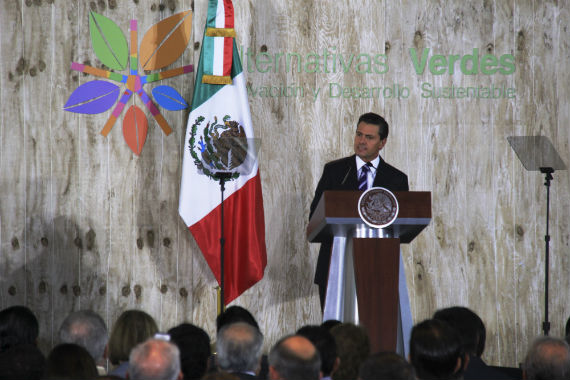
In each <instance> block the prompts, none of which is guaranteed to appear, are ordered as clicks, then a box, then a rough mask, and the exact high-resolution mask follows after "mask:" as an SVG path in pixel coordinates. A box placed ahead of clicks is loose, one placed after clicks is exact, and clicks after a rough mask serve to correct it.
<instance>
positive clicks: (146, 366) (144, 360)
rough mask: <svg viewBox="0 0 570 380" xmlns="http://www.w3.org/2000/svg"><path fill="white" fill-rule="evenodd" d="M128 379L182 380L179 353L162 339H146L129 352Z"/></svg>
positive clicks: (173, 345) (173, 346) (171, 344)
mask: <svg viewBox="0 0 570 380" xmlns="http://www.w3.org/2000/svg"><path fill="white" fill-rule="evenodd" d="M128 378H129V379H134V380H152V379H160V380H176V379H182V372H181V371H180V351H179V350H178V347H176V345H175V344H173V343H170V342H167V341H165V340H163V339H148V340H147V341H145V342H143V343H140V344H139V345H137V346H136V347H135V348H133V350H132V351H131V354H130V356H129V370H128Z"/></svg>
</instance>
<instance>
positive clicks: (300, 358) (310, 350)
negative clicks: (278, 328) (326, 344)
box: [269, 335, 321, 380]
mask: <svg viewBox="0 0 570 380" xmlns="http://www.w3.org/2000/svg"><path fill="white" fill-rule="evenodd" d="M320 377H321V357H320V356H319V352H318V351H317V349H316V347H315V346H314V345H313V343H311V341H310V340H309V339H307V338H305V337H304V336H301V335H289V336H286V337H284V338H282V339H281V340H279V341H278V342H277V343H276V344H275V345H274V346H273V348H271V351H270V352H269V378H270V379H271V380H319V379H320Z"/></svg>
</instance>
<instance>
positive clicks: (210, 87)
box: [192, 31, 242, 110]
mask: <svg viewBox="0 0 570 380" xmlns="http://www.w3.org/2000/svg"><path fill="white" fill-rule="evenodd" d="M204 34H205V31H204ZM232 50H233V54H232V72H231V77H232V79H233V78H235V77H236V76H237V75H238V74H239V73H241V72H242V67H241V61H240V59H239V52H238V49H237V46H236V41H235V38H234V42H233V49H232ZM203 65H204V44H202V49H201V50H200V60H199V61H198V70H197V72H196V83H195V84H194V96H193V97H192V110H195V109H196V108H198V107H200V106H201V105H202V104H203V103H204V102H206V101H207V100H208V99H210V98H211V97H212V96H214V94H215V93H216V92H218V91H219V90H221V89H222V87H223V86H225V85H221V84H209V83H202V76H203V75H204V66H203Z"/></svg>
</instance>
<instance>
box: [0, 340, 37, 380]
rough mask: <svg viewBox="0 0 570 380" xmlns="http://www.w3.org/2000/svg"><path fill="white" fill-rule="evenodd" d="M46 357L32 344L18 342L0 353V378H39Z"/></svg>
mask: <svg viewBox="0 0 570 380" xmlns="http://www.w3.org/2000/svg"><path fill="white" fill-rule="evenodd" d="M45 365H46V359H45V358H44V355H43V354H42V352H41V351H40V350H39V348H37V347H36V346H35V345H33V344H20V345H18V346H15V347H12V348H10V349H8V350H6V351H4V352H2V353H0V380H4V379H6V380H13V379H27V380H39V379H41V377H42V375H43V373H44V368H45Z"/></svg>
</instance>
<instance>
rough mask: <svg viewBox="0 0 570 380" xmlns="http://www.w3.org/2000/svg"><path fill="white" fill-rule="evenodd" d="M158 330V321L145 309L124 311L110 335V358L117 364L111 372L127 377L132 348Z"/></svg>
mask: <svg viewBox="0 0 570 380" xmlns="http://www.w3.org/2000/svg"><path fill="white" fill-rule="evenodd" d="M157 332H158V326H157V325H156V322H155V321H154V319H153V318H152V317H151V316H150V315H148V314H147V313H145V312H144V311H141V310H127V311H124V312H123V313H122V314H121V315H120V316H119V318H118V319H117V321H116V322H115V325H114V326H113V328H112V330H111V335H110V337H109V349H108V350H109V360H110V361H111V364H113V365H114V366H116V367H115V368H114V369H113V370H112V371H111V372H110V374H111V375H115V376H119V377H122V378H125V377H126V375H127V369H128V368H129V355H130V353H131V350H132V349H133V348H134V347H135V346H136V345H137V344H139V343H142V342H144V341H145V340H147V339H149V338H151V337H153V336H154V334H156V333H157Z"/></svg>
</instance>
